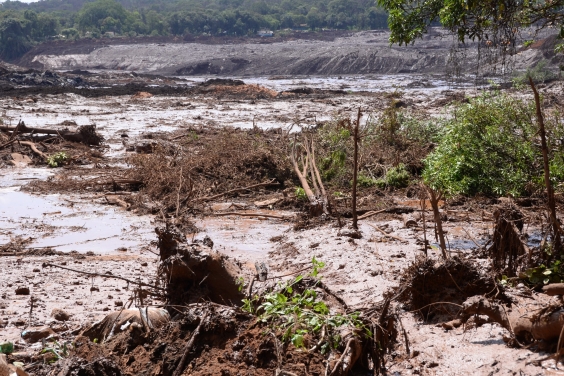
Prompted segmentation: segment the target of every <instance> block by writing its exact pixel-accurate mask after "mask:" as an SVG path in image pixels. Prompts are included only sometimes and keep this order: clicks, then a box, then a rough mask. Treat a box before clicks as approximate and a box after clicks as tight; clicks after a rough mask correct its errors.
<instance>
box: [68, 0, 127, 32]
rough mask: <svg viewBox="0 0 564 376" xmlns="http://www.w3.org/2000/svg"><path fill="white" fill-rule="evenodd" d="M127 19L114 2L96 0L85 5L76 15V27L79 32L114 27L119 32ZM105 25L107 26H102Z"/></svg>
mask: <svg viewBox="0 0 564 376" xmlns="http://www.w3.org/2000/svg"><path fill="white" fill-rule="evenodd" d="M126 18H127V11H126V10H125V9H124V8H123V6H121V4H119V3H118V2H116V1H115V0H96V1H95V2H93V3H86V4H84V7H83V8H82V9H81V10H80V12H79V13H78V26H79V28H80V30H81V31H83V32H84V31H87V30H93V29H98V30H103V31H109V30H107V29H106V30H104V28H106V27H115V28H116V29H115V30H112V31H118V32H119V31H120V29H121V26H122V24H123V23H124V22H125V20H126ZM104 25H107V26H104Z"/></svg>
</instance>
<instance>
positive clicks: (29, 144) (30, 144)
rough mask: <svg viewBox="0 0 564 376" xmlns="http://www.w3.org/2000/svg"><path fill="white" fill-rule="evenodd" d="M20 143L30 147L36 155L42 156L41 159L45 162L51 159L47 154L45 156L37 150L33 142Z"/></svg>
mask: <svg viewBox="0 0 564 376" xmlns="http://www.w3.org/2000/svg"><path fill="white" fill-rule="evenodd" d="M18 143H19V144H20V145H25V146H29V147H30V148H31V150H32V151H33V152H34V153H35V154H37V155H39V156H40V157H41V158H43V159H44V160H47V158H49V157H47V154H45V153H43V152H41V151H39V149H37V146H36V145H35V144H34V143H33V142H31V141H18Z"/></svg>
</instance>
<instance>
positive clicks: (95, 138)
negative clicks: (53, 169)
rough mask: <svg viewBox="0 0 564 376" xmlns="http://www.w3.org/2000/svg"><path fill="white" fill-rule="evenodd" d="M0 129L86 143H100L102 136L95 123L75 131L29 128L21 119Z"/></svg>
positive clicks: (14, 133)
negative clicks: (11, 125) (15, 123)
mask: <svg viewBox="0 0 564 376" xmlns="http://www.w3.org/2000/svg"><path fill="white" fill-rule="evenodd" d="M0 131H4V132H13V133H12V135H13V136H14V137H15V135H16V134H25V133H28V134H46V135H56V136H60V137H62V138H63V139H65V140H66V141H71V142H80V143H83V144H86V145H100V144H101V142H102V141H103V138H102V137H101V136H100V135H98V134H97V133H96V126H95V125H83V126H80V127H78V129H77V130H76V131H71V130H68V129H47V128H31V127H27V126H26V125H25V123H24V122H23V121H21V122H20V123H18V125H17V126H15V127H8V126H0Z"/></svg>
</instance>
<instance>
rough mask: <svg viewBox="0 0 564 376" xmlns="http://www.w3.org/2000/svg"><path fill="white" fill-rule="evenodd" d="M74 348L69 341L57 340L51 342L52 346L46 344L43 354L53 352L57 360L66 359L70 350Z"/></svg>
mask: <svg viewBox="0 0 564 376" xmlns="http://www.w3.org/2000/svg"><path fill="white" fill-rule="evenodd" d="M71 349H72V345H71V344H70V343H69V342H63V343H62V344H60V343H59V342H57V341H53V342H51V344H50V346H45V347H44V348H43V350H41V354H47V353H51V354H53V355H55V360H54V361H57V360H59V359H64V358H66V357H68V356H69V351H70V350H71Z"/></svg>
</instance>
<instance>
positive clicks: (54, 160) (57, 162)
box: [47, 151, 69, 167]
mask: <svg viewBox="0 0 564 376" xmlns="http://www.w3.org/2000/svg"><path fill="white" fill-rule="evenodd" d="M68 159H69V156H68V155H67V153H65V152H64V151H60V152H58V153H55V154H53V155H51V156H49V157H48V158H47V164H48V165H49V167H59V166H62V165H63V164H65V162H66V161H67V160H68Z"/></svg>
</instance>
